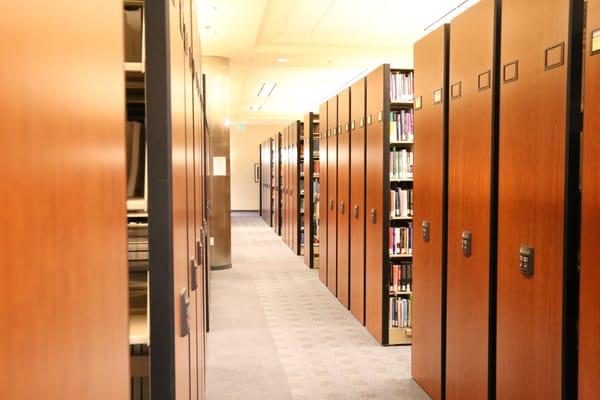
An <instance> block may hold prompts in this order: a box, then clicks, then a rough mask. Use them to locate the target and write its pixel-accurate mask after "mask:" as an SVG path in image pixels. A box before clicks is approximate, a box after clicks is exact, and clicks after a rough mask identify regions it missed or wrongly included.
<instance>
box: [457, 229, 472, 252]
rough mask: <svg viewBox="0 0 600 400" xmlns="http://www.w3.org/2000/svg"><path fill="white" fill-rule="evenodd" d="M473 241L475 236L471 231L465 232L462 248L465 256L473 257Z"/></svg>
mask: <svg viewBox="0 0 600 400" xmlns="http://www.w3.org/2000/svg"><path fill="white" fill-rule="evenodd" d="M472 240H473V234H472V233H471V232H469V231H463V233H462V236H461V240H460V242H461V248H462V253H463V256H465V257H471V242H472Z"/></svg>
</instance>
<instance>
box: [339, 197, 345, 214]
mask: <svg viewBox="0 0 600 400" xmlns="http://www.w3.org/2000/svg"><path fill="white" fill-rule="evenodd" d="M345 209H346V204H344V201H343V200H342V201H341V202H340V214H342V215H343V214H344V211H345Z"/></svg>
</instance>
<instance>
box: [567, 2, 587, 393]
mask: <svg viewBox="0 0 600 400" xmlns="http://www.w3.org/2000/svg"><path fill="white" fill-rule="evenodd" d="M569 5H570V16H569V49H568V55H567V79H568V81H567V109H566V113H567V116H566V127H565V134H566V146H565V168H566V171H565V187H564V190H565V193H564V198H565V204H564V207H565V208H564V236H565V237H564V248H563V257H564V260H563V310H562V313H563V315H562V316H563V340H562V398H563V400H568V399H576V398H577V395H578V393H577V389H578V387H577V385H578V382H577V381H578V357H577V356H578V349H577V346H578V337H577V322H578V319H579V315H578V314H579V271H578V251H579V239H580V229H579V227H580V215H581V202H580V195H579V169H580V166H579V159H580V140H581V129H582V126H583V123H582V116H581V96H582V95H581V88H582V68H583V65H582V61H583V54H582V51H583V49H582V46H581V43H582V42H583V15H584V4H583V1H579V0H570V4H569Z"/></svg>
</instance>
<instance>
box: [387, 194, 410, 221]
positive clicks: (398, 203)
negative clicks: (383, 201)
mask: <svg viewBox="0 0 600 400" xmlns="http://www.w3.org/2000/svg"><path fill="white" fill-rule="evenodd" d="M412 215H413V191H412V189H395V190H390V217H391V218H394V217H412Z"/></svg>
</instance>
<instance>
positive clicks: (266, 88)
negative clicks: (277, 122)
mask: <svg viewBox="0 0 600 400" xmlns="http://www.w3.org/2000/svg"><path fill="white" fill-rule="evenodd" d="M275 86H277V82H265V83H263V84H262V86H261V87H260V90H259V91H258V95H257V96H258V97H268V96H270V95H271V93H273V90H275Z"/></svg>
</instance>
